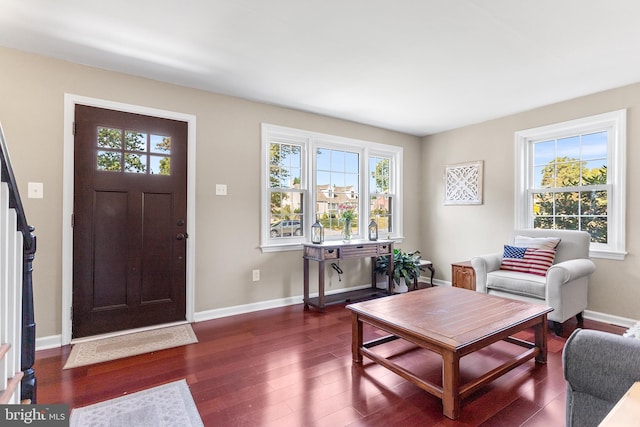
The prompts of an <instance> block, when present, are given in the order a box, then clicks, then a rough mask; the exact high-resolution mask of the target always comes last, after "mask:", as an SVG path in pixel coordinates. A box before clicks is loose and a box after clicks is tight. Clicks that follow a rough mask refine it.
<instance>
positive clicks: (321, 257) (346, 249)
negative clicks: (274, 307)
mask: <svg viewBox="0 0 640 427" xmlns="http://www.w3.org/2000/svg"><path fill="white" fill-rule="evenodd" d="M303 248H304V254H303V258H304V308H305V309H306V310H308V309H309V306H313V307H315V308H317V309H319V310H321V311H322V310H324V307H325V305H329V304H333V303H339V302H349V301H358V300H361V299H364V298H367V297H369V296H372V295H373V294H375V293H379V292H386V293H387V294H391V291H392V289H393V240H376V241H371V240H352V241H351V242H349V243H345V242H342V241H336V242H324V243H321V244H313V243H304V244H303ZM379 256H388V257H389V270H388V272H387V277H388V282H387V289H386V291H385V290H382V289H378V288H377V287H376V271H375V267H376V258H377V257H379ZM358 258H371V288H368V289H358V290H355V291H348V292H341V293H338V294H333V295H325V293H324V291H325V289H324V273H325V271H324V269H325V266H324V264H325V262H326V261H330V262H332V261H335V260H341V259H358ZM310 260H311V261H317V262H318V297H314V298H310V297H309V261H310Z"/></svg>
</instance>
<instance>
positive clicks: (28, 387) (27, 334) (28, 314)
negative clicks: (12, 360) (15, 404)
mask: <svg viewBox="0 0 640 427" xmlns="http://www.w3.org/2000/svg"><path fill="white" fill-rule="evenodd" d="M34 230H35V228H34V227H32V226H29V235H28V236H27V235H25V236H24V249H23V257H24V258H23V267H22V354H21V370H22V372H24V377H23V378H22V384H21V386H20V399H21V400H22V401H25V400H26V401H29V403H32V404H35V403H37V402H36V373H35V370H34V369H33V365H34V363H35V361H36V324H35V319H34V310H33V274H32V273H33V259H34V258H35V254H36V236H35V235H34V234H33V231H34Z"/></svg>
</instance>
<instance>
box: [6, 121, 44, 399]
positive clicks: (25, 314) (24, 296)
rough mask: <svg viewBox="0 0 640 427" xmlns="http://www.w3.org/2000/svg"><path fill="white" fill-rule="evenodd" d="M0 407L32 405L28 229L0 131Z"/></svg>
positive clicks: (32, 242) (31, 244)
mask: <svg viewBox="0 0 640 427" xmlns="http://www.w3.org/2000/svg"><path fill="white" fill-rule="evenodd" d="M0 178H1V179H0V404H5V403H10V404H14V403H37V401H36V394H37V381H36V375H35V370H34V369H33V365H34V363H35V359H36V324H35V319H34V312H33V274H32V272H33V260H34V257H35V253H36V236H35V235H34V234H33V231H34V228H33V227H31V226H30V225H29V224H28V223H27V218H26V216H25V213H24V207H23V206H22V200H21V199H20V192H19V191H18V184H17V182H16V178H15V176H14V174H13V169H12V168H11V161H10V160H9V151H8V150H7V144H6V143H5V140H4V132H2V127H0Z"/></svg>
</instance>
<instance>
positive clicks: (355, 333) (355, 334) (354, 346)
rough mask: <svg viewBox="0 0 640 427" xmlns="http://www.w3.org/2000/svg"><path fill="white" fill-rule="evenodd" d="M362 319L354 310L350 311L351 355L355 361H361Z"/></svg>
mask: <svg viewBox="0 0 640 427" xmlns="http://www.w3.org/2000/svg"><path fill="white" fill-rule="evenodd" d="M362 343H363V341H362V321H361V320H360V317H359V316H358V313H356V312H355V311H352V312H351V355H352V357H353V361H354V362H355V363H362V354H361V353H360V347H362Z"/></svg>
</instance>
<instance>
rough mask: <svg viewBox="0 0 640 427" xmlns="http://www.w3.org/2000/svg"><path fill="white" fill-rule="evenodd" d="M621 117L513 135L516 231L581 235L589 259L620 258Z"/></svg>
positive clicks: (607, 116)
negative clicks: (588, 246) (587, 239)
mask: <svg viewBox="0 0 640 427" xmlns="http://www.w3.org/2000/svg"><path fill="white" fill-rule="evenodd" d="M625 134H626V111H625V110H621V111H615V112H612V113H605V114H600V115H597V116H591V117H586V118H583V119H578V120H572V121H569V122H563V123H558V124H554V125H550V126H544V127H540V128H535V129H528V130H525V131H521V132H517V133H516V141H515V142H516V195H515V212H516V228H541V229H562V230H584V231H587V232H589V234H590V235H591V251H590V252H591V256H594V257H602V258H611V259H622V258H623V257H624V254H625V162H624V159H625V156H624V152H625V146H626V141H625Z"/></svg>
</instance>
